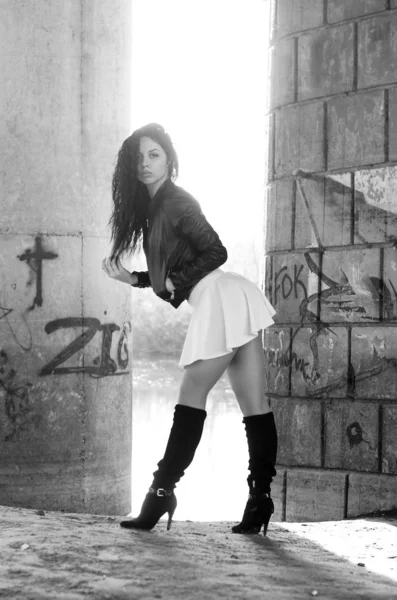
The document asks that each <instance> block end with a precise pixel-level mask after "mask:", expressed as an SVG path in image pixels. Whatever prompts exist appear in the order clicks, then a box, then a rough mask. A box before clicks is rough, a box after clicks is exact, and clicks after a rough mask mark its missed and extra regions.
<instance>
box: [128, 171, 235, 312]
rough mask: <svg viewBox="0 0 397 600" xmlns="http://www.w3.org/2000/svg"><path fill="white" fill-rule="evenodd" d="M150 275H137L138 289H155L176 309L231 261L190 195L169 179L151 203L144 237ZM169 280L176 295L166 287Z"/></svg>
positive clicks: (158, 294) (156, 292)
mask: <svg viewBox="0 0 397 600" xmlns="http://www.w3.org/2000/svg"><path fill="white" fill-rule="evenodd" d="M143 250H144V252H145V255H146V261H147V265H148V271H134V272H133V274H135V275H136V276H137V277H138V283H137V284H136V285H135V286H134V287H150V286H151V287H152V288H153V291H154V293H155V294H156V295H157V296H159V297H160V298H162V299H163V300H165V301H166V302H169V303H170V304H171V305H172V306H173V307H174V308H178V306H179V305H180V304H182V302H183V301H184V300H186V299H188V298H189V295H190V292H191V291H192V289H193V287H194V286H195V285H196V284H197V283H198V282H199V281H200V279H202V278H203V277H204V276H205V275H207V274H208V273H210V272H211V271H214V270H215V269H217V268H218V267H220V266H221V265H222V264H223V263H224V262H226V260H227V250H226V248H225V247H224V246H223V244H222V242H221V241H220V239H219V236H218V234H217V233H216V231H215V230H214V229H213V228H212V227H211V225H210V224H209V223H208V221H207V220H206V218H205V216H204V215H203V213H202V211H201V208H200V205H199V203H198V202H197V200H195V199H194V198H193V197H192V196H191V195H190V194H189V193H188V192H186V191H185V190H184V189H182V188H181V187H179V186H177V185H175V184H174V183H173V182H172V181H171V179H167V180H166V181H165V182H164V183H163V184H162V186H161V187H160V188H159V189H158V190H157V192H156V194H155V195H154V197H153V199H152V200H151V202H150V208H149V215H148V229H147V232H146V233H145V234H144V236H143ZM167 277H169V278H170V279H171V281H172V283H173V284H174V286H175V291H174V292H169V291H168V290H167V289H166V287H165V280H166V279H167Z"/></svg>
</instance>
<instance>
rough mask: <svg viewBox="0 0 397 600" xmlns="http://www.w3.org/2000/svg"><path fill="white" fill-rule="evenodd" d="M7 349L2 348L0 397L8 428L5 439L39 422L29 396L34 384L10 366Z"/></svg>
mask: <svg viewBox="0 0 397 600" xmlns="http://www.w3.org/2000/svg"><path fill="white" fill-rule="evenodd" d="M9 363H10V361H9V357H8V355H7V353H6V352H5V350H3V349H1V350H0V399H1V400H2V401H3V402H4V414H5V425H4V429H5V430H6V433H5V436H4V441H6V442H8V441H11V440H13V439H14V438H15V437H16V436H17V435H18V434H19V433H20V432H22V431H25V430H26V428H27V426H28V425H29V424H31V423H32V419H33V422H34V423H36V424H37V422H38V420H39V416H38V415H34V414H32V413H33V406H32V404H31V401H30V398H29V390H30V388H31V387H32V384H31V383H30V382H28V381H26V382H23V381H20V380H19V379H18V376H17V373H16V371H15V370H14V369H13V368H12V367H11V366H10V364H9Z"/></svg>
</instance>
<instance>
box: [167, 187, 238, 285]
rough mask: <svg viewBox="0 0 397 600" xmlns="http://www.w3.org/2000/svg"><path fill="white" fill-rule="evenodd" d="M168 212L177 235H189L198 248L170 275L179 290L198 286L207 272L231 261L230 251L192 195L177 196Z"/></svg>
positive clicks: (171, 202)
mask: <svg viewBox="0 0 397 600" xmlns="http://www.w3.org/2000/svg"><path fill="white" fill-rule="evenodd" d="M167 214H168V217H169V219H170V221H171V225H172V227H173V229H174V231H175V233H176V235H178V236H180V237H183V238H185V239H186V240H187V241H188V242H189V244H190V246H191V247H192V248H193V249H194V250H195V251H196V256H195V257H194V258H193V259H192V260H188V261H186V262H185V263H183V264H182V265H181V267H179V268H177V269H176V270H172V271H171V272H170V273H169V277H170V279H171V281H172V283H173V284H174V286H175V288H176V290H178V289H180V288H184V287H190V286H192V285H195V284H196V283H197V282H198V281H199V280H200V279H202V278H203V277H204V276H205V275H207V274H208V273H210V272H211V271H213V270H214V269H217V268H218V267H220V266H221V265H223V263H225V262H226V260H227V250H226V248H225V247H224V245H223V244H222V242H221V240H220V239H219V236H218V234H217V233H216V231H215V230H214V229H213V228H212V227H211V225H210V224H209V223H208V221H207V219H206V218H205V216H204V214H203V213H202V211H201V208H200V205H199V203H198V202H197V201H196V200H195V199H194V198H192V197H184V196H182V197H177V198H175V197H174V198H173V199H172V201H170V202H169V204H168V206H167Z"/></svg>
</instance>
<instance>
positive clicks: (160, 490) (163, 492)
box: [149, 488, 172, 498]
mask: <svg viewBox="0 0 397 600" xmlns="http://www.w3.org/2000/svg"><path fill="white" fill-rule="evenodd" d="M149 492H150V493H151V494H156V496H160V498H162V497H163V496H171V495H172V490H165V489H164V488H158V489H157V490H155V489H154V488H149Z"/></svg>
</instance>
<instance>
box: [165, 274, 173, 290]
mask: <svg viewBox="0 0 397 600" xmlns="http://www.w3.org/2000/svg"><path fill="white" fill-rule="evenodd" d="M165 287H166V290H167V291H168V292H173V291H174V290H175V286H174V284H173V283H172V281H171V279H170V278H169V277H167V279H166V280H165Z"/></svg>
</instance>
